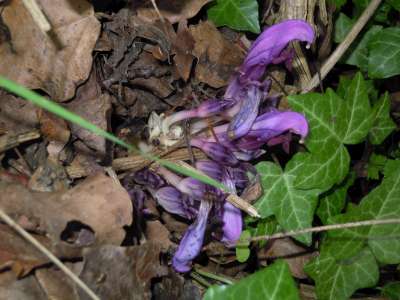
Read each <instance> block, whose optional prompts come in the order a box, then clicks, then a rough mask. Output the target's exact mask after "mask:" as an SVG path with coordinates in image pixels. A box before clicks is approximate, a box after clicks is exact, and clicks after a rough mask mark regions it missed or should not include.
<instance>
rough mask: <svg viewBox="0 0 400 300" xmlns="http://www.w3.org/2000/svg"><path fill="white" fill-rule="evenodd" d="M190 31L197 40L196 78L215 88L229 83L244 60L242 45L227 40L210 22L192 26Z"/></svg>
mask: <svg viewBox="0 0 400 300" xmlns="http://www.w3.org/2000/svg"><path fill="white" fill-rule="evenodd" d="M189 32H190V33H191V34H192V36H193V38H194V40H195V47H194V50H193V55H194V56H196V57H197V59H198V62H197V65H196V72H195V76H196V79H197V80H199V81H201V82H204V83H207V84H208V85H210V86H212V87H214V88H220V87H223V86H225V85H227V84H228V81H229V79H230V77H231V75H232V74H233V72H234V70H235V68H236V67H238V66H239V65H240V64H241V63H242V61H243V53H242V50H241V49H240V47H239V46H237V45H235V44H233V43H231V42H229V41H228V40H226V39H225V38H224V37H223V35H222V34H221V33H220V32H219V31H218V29H217V28H216V27H215V26H214V25H213V24H212V23H210V22H202V23H200V24H198V25H194V26H190V27H189Z"/></svg>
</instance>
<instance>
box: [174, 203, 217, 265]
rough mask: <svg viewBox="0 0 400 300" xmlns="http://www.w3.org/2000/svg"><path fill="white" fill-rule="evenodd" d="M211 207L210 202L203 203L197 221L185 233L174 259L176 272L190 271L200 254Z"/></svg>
mask: <svg viewBox="0 0 400 300" xmlns="http://www.w3.org/2000/svg"><path fill="white" fill-rule="evenodd" d="M211 206H212V204H211V203H210V202H208V201H201V204H200V208H199V214H198V216H197V219H196V221H195V222H194V223H193V224H192V225H190V226H189V228H188V230H187V231H186V232H185V235H184V236H183V238H182V240H181V242H180V244H179V247H178V250H177V251H176V252H175V254H174V257H173V259H172V266H173V267H174V269H175V270H176V271H178V272H182V273H184V272H188V271H190V269H191V262H192V260H193V259H195V258H196V256H197V255H198V254H199V253H200V250H201V247H202V246H203V240H204V233H205V231H206V225H207V219H208V215H209V213H210V210H211Z"/></svg>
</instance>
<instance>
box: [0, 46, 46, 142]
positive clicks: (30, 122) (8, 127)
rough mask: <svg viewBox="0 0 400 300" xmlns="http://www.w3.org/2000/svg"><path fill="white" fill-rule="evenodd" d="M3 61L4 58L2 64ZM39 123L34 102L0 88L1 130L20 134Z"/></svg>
mask: <svg viewBox="0 0 400 300" xmlns="http://www.w3.org/2000/svg"><path fill="white" fill-rule="evenodd" d="M0 48H1V45H0ZM1 61H3V59H0V64H1ZM38 124H39V120H38V116H37V113H36V107H35V106H34V105H33V104H32V103H30V102H27V101H25V100H22V99H20V98H17V97H14V96H13V95H10V94H7V93H6V92H4V91H2V90H0V132H2V133H12V134H19V133H23V132H26V131H28V130H32V129H34V128H36V126H37V125H38Z"/></svg>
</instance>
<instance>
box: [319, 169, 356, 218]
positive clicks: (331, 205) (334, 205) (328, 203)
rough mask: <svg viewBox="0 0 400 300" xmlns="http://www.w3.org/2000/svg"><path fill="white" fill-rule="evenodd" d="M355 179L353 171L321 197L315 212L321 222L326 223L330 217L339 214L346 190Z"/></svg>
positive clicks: (344, 202)
mask: <svg viewBox="0 0 400 300" xmlns="http://www.w3.org/2000/svg"><path fill="white" fill-rule="evenodd" d="M355 179H356V177H355V174H354V173H351V174H349V175H348V176H347V178H346V179H345V180H344V181H343V182H342V183H341V184H339V185H336V186H334V187H333V188H332V189H331V190H330V191H328V192H327V193H325V195H324V196H323V197H322V199H321V200H320V204H319V206H318V208H317V211H316V213H317V215H318V217H319V218H320V220H321V221H322V223H323V224H325V225H326V224H328V219H329V218H330V217H333V216H336V215H338V214H340V212H341V211H342V209H343V208H344V206H345V204H346V195H347V190H348V188H349V187H350V186H352V185H353V183H354V180H355Z"/></svg>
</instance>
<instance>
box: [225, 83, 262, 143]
mask: <svg viewBox="0 0 400 300" xmlns="http://www.w3.org/2000/svg"><path fill="white" fill-rule="evenodd" d="M262 94H263V93H262V91H261V90H260V89H259V88H258V87H257V86H254V85H253V86H250V87H249V88H248V89H247V94H246V97H245V98H244V99H242V101H241V107H240V110H239V112H238V113H237V114H236V115H235V116H234V117H233V119H232V121H231V122H230V124H229V127H228V137H229V138H230V139H231V140H235V139H237V138H240V137H242V136H244V135H245V134H246V133H247V132H248V131H249V130H250V128H251V126H252V125H253V123H254V121H255V119H256V118H257V115H258V107H259V105H260V102H261V97H262Z"/></svg>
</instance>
